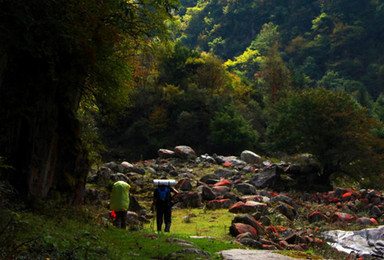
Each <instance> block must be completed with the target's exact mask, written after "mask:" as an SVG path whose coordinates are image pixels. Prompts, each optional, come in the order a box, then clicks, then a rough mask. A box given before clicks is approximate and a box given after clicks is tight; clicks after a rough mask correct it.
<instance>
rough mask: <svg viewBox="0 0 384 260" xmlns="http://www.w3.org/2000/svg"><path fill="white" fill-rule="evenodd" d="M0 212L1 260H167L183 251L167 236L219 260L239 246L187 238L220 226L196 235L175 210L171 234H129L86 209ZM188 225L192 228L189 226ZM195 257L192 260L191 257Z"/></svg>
mask: <svg viewBox="0 0 384 260" xmlns="http://www.w3.org/2000/svg"><path fill="white" fill-rule="evenodd" d="M40 210H42V209H40ZM0 211H1V212H0V213H1V214H2V216H6V217H5V218H2V220H1V223H0V224H1V226H0V230H1V231H2V232H3V233H2V234H1V236H0V258H1V259H7V258H12V259H13V258H14V259H46V258H50V259H168V258H169V255H170V254H171V253H173V252H176V251H178V250H180V249H183V248H186V247H185V246H181V245H178V244H177V243H171V242H169V239H170V238H177V239H182V240H187V241H191V242H193V243H194V245H195V247H196V248H197V249H200V250H203V251H206V252H209V253H210V254H211V257H212V258H214V259H220V257H219V256H218V255H216V254H215V253H216V252H218V251H221V250H225V249H230V248H237V247H239V246H238V245H236V244H233V243H230V242H229V241H225V240H222V239H215V240H212V239H193V238H189V236H190V235H199V233H200V232H201V235H214V236H216V237H220V236H221V234H224V233H225V231H224V228H222V231H220V228H218V229H217V231H215V232H214V233H210V232H209V230H206V232H202V231H199V229H196V228H195V227H194V226H183V225H187V223H181V221H179V219H178V218H179V216H181V215H183V214H184V212H183V211H180V212H177V211H176V212H175V219H174V222H173V226H172V228H171V229H172V232H171V233H160V234H156V233H155V232H153V230H151V228H150V227H149V226H145V227H144V230H142V231H128V230H120V229H116V228H115V227H113V226H111V225H110V224H107V225H105V224H102V223H101V222H98V221H97V219H96V218H95V217H94V216H96V215H97V214H98V213H97V212H95V211H93V210H90V209H89V208H81V209H73V208H65V209H57V208H56V209H49V208H48V207H47V208H45V209H44V210H42V211H39V212H20V211H19V212H15V211H11V210H7V209H1V210H0ZM193 211H195V210H193ZM215 214H219V212H217V213H215ZM197 215H199V216H200V217H196V219H199V221H204V220H203V217H202V213H198V212H197ZM207 215H208V214H207ZM194 221H195V220H194ZM188 224H190V225H194V224H193V222H192V223H188ZM183 228H184V229H185V230H184V231H183V232H182V229H183ZM206 228H209V226H208V225H207V226H205V225H203V226H202V228H201V230H203V229H204V230H205V229H206ZM196 230H197V231H196ZM227 232H228V231H227ZM194 258H196V256H193V257H191V259H194ZM182 259H188V257H183V258H182Z"/></svg>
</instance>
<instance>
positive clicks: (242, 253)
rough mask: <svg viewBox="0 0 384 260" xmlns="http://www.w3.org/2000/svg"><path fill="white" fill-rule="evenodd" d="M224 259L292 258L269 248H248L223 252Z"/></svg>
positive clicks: (264, 259)
mask: <svg viewBox="0 0 384 260" xmlns="http://www.w3.org/2000/svg"><path fill="white" fill-rule="evenodd" d="M221 255H222V256H223V260H250V259H252V260H258V259H260V260H266V259H268V260H270V259H272V260H290V259H291V260H292V259H296V258H292V257H289V256H283V255H280V254H276V253H273V252H272V251H269V250H247V249H231V250H225V251H222V252H221Z"/></svg>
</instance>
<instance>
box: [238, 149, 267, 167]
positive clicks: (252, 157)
mask: <svg viewBox="0 0 384 260" xmlns="http://www.w3.org/2000/svg"><path fill="white" fill-rule="evenodd" d="M240 159H241V160H243V161H244V162H246V163H249V164H262V163H263V159H262V158H261V156H260V155H257V154H256V153H254V152H252V151H248V150H245V151H243V152H242V153H241V154H240Z"/></svg>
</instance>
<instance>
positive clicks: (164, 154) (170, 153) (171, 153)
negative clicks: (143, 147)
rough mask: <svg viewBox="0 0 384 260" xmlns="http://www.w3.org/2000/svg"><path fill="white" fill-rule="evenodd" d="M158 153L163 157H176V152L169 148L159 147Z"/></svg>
mask: <svg viewBox="0 0 384 260" xmlns="http://www.w3.org/2000/svg"><path fill="white" fill-rule="evenodd" d="M157 154H158V155H159V157H160V158H161V159H168V158H172V157H175V152H174V151H172V150H168V149H159V150H158V151H157Z"/></svg>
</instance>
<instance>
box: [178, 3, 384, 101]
mask: <svg viewBox="0 0 384 260" xmlns="http://www.w3.org/2000/svg"><path fill="white" fill-rule="evenodd" d="M181 2H182V3H184V4H185V5H186V8H182V10H181V12H180V18H181V21H182V24H183V25H182V31H181V33H182V36H181V37H180V39H181V42H182V43H183V44H185V45H187V46H189V47H191V48H198V49H200V50H202V51H207V52H211V53H214V54H215V55H217V56H219V57H220V58H222V59H223V60H224V61H227V60H229V59H230V60H236V59H238V58H239V57H241V56H242V55H244V54H246V53H247V52H249V50H253V51H257V52H258V54H257V56H261V57H262V56H266V55H267V53H266V52H267V51H268V48H270V47H271V44H273V43H274V42H275V41H278V42H279V50H280V54H281V56H282V57H283V59H284V61H285V62H286V63H287V64H288V65H289V67H290V69H292V70H293V73H294V74H295V75H296V77H297V78H296V79H295V80H296V84H300V85H301V86H302V84H304V85H306V84H309V85H311V86H319V85H320V86H323V87H326V88H330V89H337V90H341V89H344V90H346V91H348V92H356V91H360V92H362V93H360V95H363V94H364V93H363V92H364V91H366V92H368V93H369V95H370V96H371V97H372V99H373V100H375V99H376V98H377V97H378V96H379V95H380V93H381V92H382V91H383V71H384V70H383V59H382V57H381V55H380V53H382V51H383V46H382V44H381V42H382V41H383V38H382V37H383V35H384V34H383V30H384V27H383V22H382V19H383V18H382V17H383V14H382V12H383V10H384V9H383V7H384V3H383V2H382V1H354V2H351V1H343V0H339V1H327V0H326V1H319V0H308V1H295V0H290V1H263V0H260V1H251V2H249V1H221V0H212V1H181ZM267 24H269V25H273V26H270V27H269V29H268V31H264V30H263V26H265V25H267ZM272 28H273V30H275V31H272ZM272 33H275V34H277V35H275V36H272V35H271V34H272ZM271 37H273V38H272V39H271ZM252 58H253V59H255V58H256V57H252ZM241 62H242V61H238V63H241ZM247 62H250V61H247ZM239 66H241V64H237V66H236V67H235V68H236V69H238V67H239ZM247 69H251V70H252V71H244V70H241V69H240V73H242V74H244V73H246V74H247V75H254V73H256V72H257V71H258V64H257V62H256V64H254V65H253V66H250V67H247ZM248 79H249V80H253V78H250V77H248ZM304 79H305V82H300V81H301V80H304Z"/></svg>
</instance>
